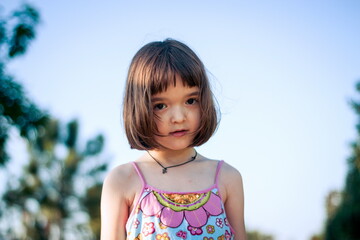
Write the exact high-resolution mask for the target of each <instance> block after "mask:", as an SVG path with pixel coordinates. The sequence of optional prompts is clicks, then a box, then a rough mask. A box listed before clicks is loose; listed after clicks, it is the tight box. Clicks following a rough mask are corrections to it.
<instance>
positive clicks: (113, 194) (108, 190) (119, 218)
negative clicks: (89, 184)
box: [101, 167, 129, 240]
mask: <svg viewBox="0 0 360 240" xmlns="http://www.w3.org/2000/svg"><path fill="white" fill-rule="evenodd" d="M124 170H125V171H124ZM126 170H127V169H126V168H125V169H124V168H123V167H118V168H117V169H114V170H112V171H111V172H110V173H109V174H108V175H107V177H106V178H105V181H104V185H103V189H102V194H101V240H125V239H126V230H125V224H126V221H127V219H128V216H129V198H128V196H129V193H128V192H127V191H126V187H125V186H126V184H125V182H126V176H127V175H129V173H126Z"/></svg>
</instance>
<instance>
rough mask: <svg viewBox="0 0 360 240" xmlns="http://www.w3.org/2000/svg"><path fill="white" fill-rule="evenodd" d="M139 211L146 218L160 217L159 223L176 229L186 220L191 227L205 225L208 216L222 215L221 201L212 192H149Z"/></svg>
mask: <svg viewBox="0 0 360 240" xmlns="http://www.w3.org/2000/svg"><path fill="white" fill-rule="evenodd" d="M140 207H141V211H142V212H143V214H144V215H147V216H157V215H158V214H159V215H160V221H161V222H162V223H163V224H164V225H165V226H168V227H172V228H176V227H178V226H180V225H181V223H182V222H183V221H184V219H186V221H187V222H188V223H189V225H190V226H192V227H196V228H199V227H202V226H204V225H206V223H207V221H208V218H209V216H218V215H220V214H221V213H223V209H222V207H221V199H220V197H219V196H218V195H216V194H215V193H213V192H212V191H209V192H206V193H189V194H168V193H158V192H156V191H151V192H149V193H148V194H147V195H146V196H145V197H144V198H143V199H142V200H141V202H140Z"/></svg>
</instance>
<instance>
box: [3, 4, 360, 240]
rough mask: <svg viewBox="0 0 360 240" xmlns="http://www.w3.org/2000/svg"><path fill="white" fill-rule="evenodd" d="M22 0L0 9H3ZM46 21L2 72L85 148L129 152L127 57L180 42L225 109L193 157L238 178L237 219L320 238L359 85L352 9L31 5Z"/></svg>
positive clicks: (341, 169) (119, 154)
mask: <svg viewBox="0 0 360 240" xmlns="http://www.w3.org/2000/svg"><path fill="white" fill-rule="evenodd" d="M19 3H21V1H14V0H5V1H2V4H4V6H6V11H8V10H11V9H12V8H13V7H15V6H17V5H18V4H19ZM32 3H33V4H34V5H35V6H36V7H37V8H38V9H39V10H40V12H41V16H42V24H41V25H40V27H39V29H38V36H37V39H36V41H35V42H34V43H33V44H32V45H31V48H30V50H29V52H28V53H27V54H26V56H24V57H22V58H20V59H18V60H16V61H15V62H13V63H12V64H11V65H10V66H9V71H11V72H12V73H13V74H14V75H15V76H16V77H17V79H18V80H19V81H20V82H21V83H23V84H24V86H25V88H26V90H27V92H28V94H29V96H30V97H31V98H32V99H33V100H34V101H35V102H36V103H38V104H39V105H40V106H41V107H42V108H43V109H46V110H48V111H49V112H50V113H51V114H52V115H53V116H55V117H58V118H60V119H61V120H63V121H69V120H72V119H74V118H77V119H79V120H80V123H81V135H82V139H83V140H85V139H88V138H89V137H92V136H94V135H95V134H97V133H99V132H102V133H104V135H105V137H106V150H105V155H106V156H107V157H110V158H111V160H112V165H111V166H112V167H113V166H115V165H118V164H122V163H126V162H128V161H132V160H134V159H135V158H136V157H137V156H139V155H140V154H142V152H137V151H133V150H130V149H129V146H128V144H127V140H126V138H125V135H124V132H123V129H122V125H121V118H120V115H121V99H122V96H123V87H124V82H125V78H126V72H127V68H128V66H129V63H130V60H131V58H132V57H133V55H134V54H135V52H136V51H137V50H138V49H139V48H140V47H141V46H143V45H144V44H146V43H148V42H149V41H153V40H163V39H164V38H167V37H171V38H175V39H178V40H181V41H183V42H185V43H186V44H187V45H189V46H190V47H191V48H192V49H193V50H194V51H195V52H196V53H197V54H198V55H199V56H200V58H201V59H202V60H203V62H204V64H205V66H206V67H207V69H208V71H209V73H210V78H211V79H212V83H213V88H214V93H215V95H216V97H217V99H218V101H219V103H220V107H221V112H222V121H221V125H220V127H219V129H218V131H217V133H216V135H215V136H214V137H213V138H212V139H211V140H210V141H209V142H208V143H206V144H205V145H204V146H202V147H199V148H198V151H199V152H200V153H201V154H204V155H206V156H208V157H211V158H218V159H224V160H226V161H227V162H228V163H230V164H232V165H233V166H235V167H236V168H237V169H238V170H239V171H240V172H241V174H242V176H243V180H244V188H245V198H246V200H245V220H246V225H247V228H248V230H252V229H258V230H261V231H264V232H266V233H269V234H273V235H274V236H276V239H279V240H303V239H308V238H309V236H310V235H311V234H313V233H316V232H319V231H321V229H322V227H323V220H324V219H325V206H324V203H325V197H326V195H327V193H328V192H329V191H330V190H333V189H341V188H342V187H343V184H344V177H345V174H346V169H347V168H346V158H347V157H348V156H349V155H350V148H349V143H350V142H351V141H352V140H354V139H355V127H354V126H355V123H356V118H355V115H354V114H353V112H352V110H351V109H350V107H349V104H348V102H349V100H350V99H351V98H357V95H356V92H355V91H354V85H355V83H356V82H357V81H359V80H360V30H359V29H360V14H359V12H360V2H359V1H356V0H353V1H350V0H344V1H335V0H327V1H325V0H320V1H310V0H305V1H285V0H284V1H270V0H265V1H260V0H255V1H243V0H237V1H235V0H225V1H219V0H217V1H215V0H206V1H205V0H198V1H189V0H182V1H177V0H174V1H165V0H152V1H146V0H143V1H138V0H135V1H120V0H117V1H116V0H105V1H95V0H76V1H70V0H62V1H45V0H33V1H32Z"/></svg>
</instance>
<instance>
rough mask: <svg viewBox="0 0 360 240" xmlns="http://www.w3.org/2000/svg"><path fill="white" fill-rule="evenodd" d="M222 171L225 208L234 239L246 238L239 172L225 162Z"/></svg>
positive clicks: (241, 184)
mask: <svg viewBox="0 0 360 240" xmlns="http://www.w3.org/2000/svg"><path fill="white" fill-rule="evenodd" d="M224 165H225V164H224ZM224 167H225V168H224V171H222V176H223V177H222V178H223V179H224V181H223V183H224V185H225V189H226V193H225V195H226V197H225V200H224V201H225V203H224V204H225V210H226V214H227V219H228V221H229V223H230V225H231V226H232V228H233V229H234V231H235V240H246V230H245V223H244V190H243V182H242V177H241V175H240V173H239V172H238V171H237V170H236V169H235V168H233V167H231V166H230V165H228V164H226V166H224Z"/></svg>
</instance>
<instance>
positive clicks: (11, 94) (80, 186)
mask: <svg viewBox="0 0 360 240" xmlns="http://www.w3.org/2000/svg"><path fill="white" fill-rule="evenodd" d="M0 8H1V3H0ZM0 14H1V12H0ZM39 21H40V15H39V13H38V11H37V10H36V9H35V8H33V7H31V6H29V5H23V6H22V7H21V8H19V9H18V10H15V11H13V12H11V13H10V15H9V16H2V15H0V167H2V168H5V170H4V171H0V174H4V176H5V178H6V179H7V182H5V183H4V182H1V183H0V184H2V186H1V187H2V189H4V187H5V190H3V192H2V196H1V199H0V239H40V240H42V239H44V240H47V239H98V238H99V236H100V209H99V208H100V196H101V188H102V178H103V177H102V176H103V174H104V172H105V171H106V170H107V166H108V164H107V162H106V161H104V160H101V159H100V157H99V155H100V153H101V152H102V149H103V146H104V137H103V136H102V135H98V136H96V137H94V138H93V139H90V140H88V141H87V142H86V144H85V146H82V147H81V146H79V145H80V144H79V141H78V129H79V124H78V122H77V121H72V122H70V123H68V124H66V125H65V126H63V125H61V123H59V122H58V121H57V120H55V119H53V118H51V117H50V116H48V115H47V114H46V113H45V112H43V111H42V110H40V109H39V108H38V107H37V106H36V105H35V104H34V103H33V102H32V101H31V100H30V99H28V98H27V96H26V94H25V92H24V90H23V87H22V86H21V85H20V84H18V83H17V82H16V80H15V79H14V78H13V77H12V76H11V75H10V74H8V73H7V72H6V64H7V63H8V62H9V61H10V60H12V59H14V58H15V57H19V56H21V55H23V54H24V53H26V51H27V49H28V47H29V45H30V43H31V41H32V40H33V39H34V38H35V36H36V31H35V29H36V27H37V25H38V23H39ZM11 129H16V130H17V132H18V133H19V135H20V136H21V137H22V139H23V140H24V143H25V144H26V146H27V156H26V157H28V162H26V163H25V166H24V168H23V169H21V174H20V177H17V176H12V175H10V174H9V173H8V172H7V171H6V168H7V167H8V165H9V164H10V163H12V162H11V161H9V160H10V157H9V155H8V153H7V151H6V146H7V142H8V138H9V132H10V130H11ZM2 179H4V178H2Z"/></svg>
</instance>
